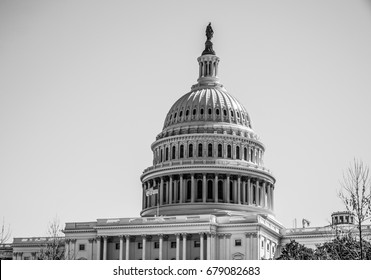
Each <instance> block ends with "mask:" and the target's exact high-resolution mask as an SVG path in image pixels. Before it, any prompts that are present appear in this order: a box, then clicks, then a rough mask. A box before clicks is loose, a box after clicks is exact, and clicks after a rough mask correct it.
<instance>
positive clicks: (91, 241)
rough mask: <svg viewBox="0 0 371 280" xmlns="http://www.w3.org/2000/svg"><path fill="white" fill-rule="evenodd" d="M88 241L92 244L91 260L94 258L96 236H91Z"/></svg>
mask: <svg viewBox="0 0 371 280" xmlns="http://www.w3.org/2000/svg"><path fill="white" fill-rule="evenodd" d="M88 241H89V244H91V245H90V255H91V257H90V260H93V259H94V256H93V254H94V242H95V238H89V239H88Z"/></svg>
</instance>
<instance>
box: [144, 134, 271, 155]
mask: <svg viewBox="0 0 371 280" xmlns="http://www.w3.org/2000/svg"><path fill="white" fill-rule="evenodd" d="M197 140H202V141H220V142H223V143H224V142H226V141H230V142H231V143H236V142H242V143H246V144H249V145H253V146H259V148H261V149H262V150H263V151H265V146H264V144H263V143H262V142H261V141H259V140H257V139H254V138H248V137H245V136H241V135H231V134H220V133H191V134H180V135H174V136H167V137H165V138H161V139H158V140H156V141H155V142H153V143H152V145H151V149H152V151H153V150H154V147H156V146H159V145H163V144H167V143H169V144H170V143H173V142H182V141H197Z"/></svg>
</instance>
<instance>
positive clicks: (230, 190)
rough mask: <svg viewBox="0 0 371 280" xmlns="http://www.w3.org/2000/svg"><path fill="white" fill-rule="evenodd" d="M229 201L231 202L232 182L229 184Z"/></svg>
mask: <svg viewBox="0 0 371 280" xmlns="http://www.w3.org/2000/svg"><path fill="white" fill-rule="evenodd" d="M229 201H230V202H233V182H232V181H230V182H229Z"/></svg>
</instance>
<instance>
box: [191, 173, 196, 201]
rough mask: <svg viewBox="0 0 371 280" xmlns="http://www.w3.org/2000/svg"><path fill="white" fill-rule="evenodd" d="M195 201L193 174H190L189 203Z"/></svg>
mask: <svg viewBox="0 0 371 280" xmlns="http://www.w3.org/2000/svg"><path fill="white" fill-rule="evenodd" d="M194 202H195V174H191V203H194Z"/></svg>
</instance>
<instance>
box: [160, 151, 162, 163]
mask: <svg viewBox="0 0 371 280" xmlns="http://www.w3.org/2000/svg"><path fill="white" fill-rule="evenodd" d="M162 154H163V150H162V149H161V150H160V162H162Z"/></svg>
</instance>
